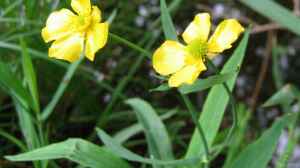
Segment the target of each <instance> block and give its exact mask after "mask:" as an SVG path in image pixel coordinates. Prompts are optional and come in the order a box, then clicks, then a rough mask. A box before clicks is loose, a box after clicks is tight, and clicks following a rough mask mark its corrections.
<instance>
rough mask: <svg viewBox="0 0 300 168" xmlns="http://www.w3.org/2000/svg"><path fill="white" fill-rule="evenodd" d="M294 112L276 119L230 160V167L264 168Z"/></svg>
mask: <svg viewBox="0 0 300 168" xmlns="http://www.w3.org/2000/svg"><path fill="white" fill-rule="evenodd" d="M293 117H295V114H287V115H285V116H283V117H282V118H280V119H278V120H277V121H276V122H275V123H274V124H273V125H272V127H271V128H270V129H268V130H267V131H265V132H264V133H263V135H262V136H261V137H260V138H258V139H257V140H256V141H255V142H253V143H252V144H250V145H248V146H247V147H246V148H245V149H244V150H243V151H242V152H241V153H240V154H239V155H238V157H237V158H236V159H235V160H234V161H233V162H232V164H231V166H229V167H230V168H241V167H243V168H265V167H267V164H268V162H269V161H270V160H271V158H272V155H273V152H274V151H275V149H276V145H277V143H278V139H279V136H280V135H281V132H282V130H283V128H285V127H286V126H288V125H289V122H290V120H291V119H292V118H293Z"/></svg>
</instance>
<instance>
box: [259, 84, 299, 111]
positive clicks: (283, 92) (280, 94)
mask: <svg viewBox="0 0 300 168" xmlns="http://www.w3.org/2000/svg"><path fill="white" fill-rule="evenodd" d="M295 98H296V97H295V95H294V92H293V88H292V85H290V84H287V85H285V86H284V87H282V88H281V89H280V90H279V91H277V92H276V93H275V94H274V95H273V96H272V97H271V98H269V99H268V100H267V101H266V102H265V103H264V104H263V107H269V106H274V105H279V104H280V105H290V104H291V103H292V102H293V101H294V100H295Z"/></svg>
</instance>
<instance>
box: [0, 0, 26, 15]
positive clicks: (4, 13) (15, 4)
mask: <svg viewBox="0 0 300 168" xmlns="http://www.w3.org/2000/svg"><path fill="white" fill-rule="evenodd" d="M22 2H23V0H18V1H15V2H13V3H12V4H10V5H9V6H7V7H6V8H5V9H4V10H3V11H2V12H1V17H4V16H5V15H7V14H8V13H9V12H11V11H13V10H14V9H15V8H16V7H17V6H19V5H20V4H21V3H22Z"/></svg>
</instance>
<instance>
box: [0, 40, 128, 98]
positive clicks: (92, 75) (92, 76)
mask: <svg viewBox="0 0 300 168" xmlns="http://www.w3.org/2000/svg"><path fill="white" fill-rule="evenodd" d="M0 47H1V48H5V49H10V50H15V51H20V52H21V51H22V48H21V47H20V46H18V45H15V44H10V43H6V42H3V41H0ZM27 51H28V53H29V54H30V55H31V56H32V57H33V58H39V59H42V60H45V61H48V62H50V63H53V64H55V65H58V66H60V67H63V68H68V67H69V66H68V63H65V62H62V61H59V60H55V59H52V58H49V57H48V55H47V54H45V53H43V52H40V51H37V50H34V49H31V48H27ZM78 70H79V72H78V74H81V75H82V76H83V77H85V78H86V79H88V80H91V81H94V82H95V83H96V84H97V85H99V86H100V87H103V88H104V89H106V90H108V91H110V92H114V89H113V88H112V87H111V86H110V85H108V84H106V83H105V82H104V81H99V80H97V75H98V72H97V71H95V70H93V69H91V68H88V67H85V66H82V65H81V66H79V68H78ZM117 96H119V97H121V98H122V99H126V96H125V95H123V94H122V93H119V94H118V95H117Z"/></svg>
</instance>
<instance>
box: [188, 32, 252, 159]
mask: <svg viewBox="0 0 300 168" xmlns="http://www.w3.org/2000/svg"><path fill="white" fill-rule="evenodd" d="M248 38H249V30H247V31H246V33H245V34H244V37H243V39H242V41H241V42H240V44H239V46H238V47H237V49H236V50H235V51H234V53H233V55H232V56H231V57H230V59H229V60H228V61H227V63H226V64H225V65H224V67H223V69H222V71H221V73H226V72H227V73H228V71H230V70H232V69H238V68H239V67H240V65H241V63H242V62H243V58H244V56H245V51H246V48H247V43H248ZM236 78H237V74H236V75H235V76H234V77H233V78H232V79H230V80H229V81H228V82H227V85H228V86H229V88H230V90H232V89H233V86H234V83H235V80H236ZM228 101H229V96H228V94H227V91H226V89H225V88H224V86H223V85H222V84H220V85H216V86H214V87H213V88H212V89H211V90H210V92H209V94H208V96H207V98H206V100H205V103H204V106H203V109H202V113H201V115H200V118H199V123H201V125H202V127H203V129H204V130H206V132H205V137H206V138H207V141H208V146H209V147H211V145H212V143H213V141H214V138H215V136H216V134H217V132H218V130H219V127H220V124H221V121H222V118H223V115H224V112H225V108H226V106H227V104H228ZM203 152H204V148H203V145H202V141H201V140H200V139H199V134H198V132H194V134H193V137H192V139H191V141H190V144H189V148H188V151H187V153H186V157H191V156H195V155H199V154H202V153H203Z"/></svg>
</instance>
